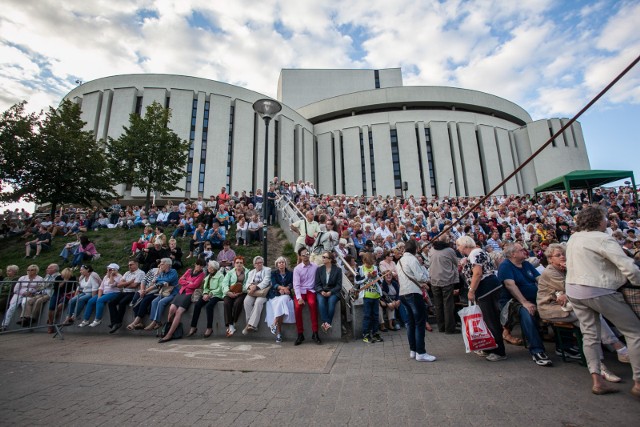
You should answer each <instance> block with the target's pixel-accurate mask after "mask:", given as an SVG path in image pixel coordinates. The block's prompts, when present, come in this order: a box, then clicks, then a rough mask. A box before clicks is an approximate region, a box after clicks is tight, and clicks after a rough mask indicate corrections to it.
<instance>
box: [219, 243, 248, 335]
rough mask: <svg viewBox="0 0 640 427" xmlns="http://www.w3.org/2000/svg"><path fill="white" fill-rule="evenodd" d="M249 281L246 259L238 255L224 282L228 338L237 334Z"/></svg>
mask: <svg viewBox="0 0 640 427" xmlns="http://www.w3.org/2000/svg"><path fill="white" fill-rule="evenodd" d="M248 279H249V269H247V268H246V267H245V266H244V257H242V256H239V255H238V256H236V257H235V258H234V259H233V268H232V269H231V270H229V271H228V272H227V275H226V276H224V281H223V282H222V293H223V295H224V324H225V326H226V327H227V337H228V338H230V337H232V336H233V334H235V332H236V326H235V323H236V322H237V321H238V319H239V318H240V314H242V308H243V304H244V299H245V298H246V296H247V293H246V292H247V283H248Z"/></svg>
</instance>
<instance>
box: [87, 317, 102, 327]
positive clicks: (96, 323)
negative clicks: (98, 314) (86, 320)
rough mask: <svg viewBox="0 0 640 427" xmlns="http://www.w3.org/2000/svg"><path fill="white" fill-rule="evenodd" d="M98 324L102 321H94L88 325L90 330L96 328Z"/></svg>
mask: <svg viewBox="0 0 640 427" xmlns="http://www.w3.org/2000/svg"><path fill="white" fill-rule="evenodd" d="M100 323H102V320H100V319H96V320H94V321H93V322H91V324H90V325H89V327H90V328H95V327H96V326H98V325H99V324H100Z"/></svg>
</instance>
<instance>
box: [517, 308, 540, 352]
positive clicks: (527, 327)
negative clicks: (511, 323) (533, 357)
mask: <svg viewBox="0 0 640 427" xmlns="http://www.w3.org/2000/svg"><path fill="white" fill-rule="evenodd" d="M518 314H519V315H520V329H522V333H523V334H524V336H525V337H527V341H529V353H531V354H536V353H540V352H543V351H544V344H542V338H541V337H540V331H539V330H538V316H537V314H536V315H535V316H531V315H530V314H529V312H528V311H527V309H526V308H524V307H520V310H519V312H518Z"/></svg>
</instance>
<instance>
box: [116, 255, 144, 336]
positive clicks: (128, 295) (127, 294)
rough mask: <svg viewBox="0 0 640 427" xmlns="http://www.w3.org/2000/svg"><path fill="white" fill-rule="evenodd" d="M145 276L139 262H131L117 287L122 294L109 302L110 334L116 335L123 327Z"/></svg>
mask: <svg viewBox="0 0 640 427" xmlns="http://www.w3.org/2000/svg"><path fill="white" fill-rule="evenodd" d="M144 276H145V274H144V271H142V270H140V268H139V265H138V261H136V260H130V261H129V271H127V272H126V273H124V275H123V276H122V279H120V282H119V283H118V285H117V286H118V288H120V289H122V292H121V293H120V294H118V296H117V297H116V298H115V299H114V300H111V301H109V319H111V324H110V325H109V327H110V328H111V330H110V331H109V333H110V334H113V333H115V332H116V331H117V330H118V329H120V328H121V327H122V320H123V319H124V313H125V312H126V310H127V307H128V306H129V303H131V301H132V300H133V296H134V295H135V293H136V291H137V290H138V288H139V287H140V283H142V281H143V280H144Z"/></svg>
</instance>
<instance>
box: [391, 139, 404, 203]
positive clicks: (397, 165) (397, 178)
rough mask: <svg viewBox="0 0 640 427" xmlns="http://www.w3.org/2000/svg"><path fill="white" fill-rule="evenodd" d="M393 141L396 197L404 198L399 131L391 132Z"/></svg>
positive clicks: (392, 151)
mask: <svg viewBox="0 0 640 427" xmlns="http://www.w3.org/2000/svg"><path fill="white" fill-rule="evenodd" d="M389 136H390V139H391V162H392V163H393V183H394V189H395V190H396V196H400V197H402V172H401V170H400V147H399V146H398V130H397V129H391V130H390V131H389Z"/></svg>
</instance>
